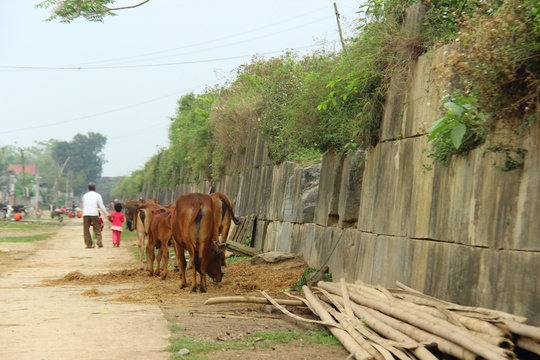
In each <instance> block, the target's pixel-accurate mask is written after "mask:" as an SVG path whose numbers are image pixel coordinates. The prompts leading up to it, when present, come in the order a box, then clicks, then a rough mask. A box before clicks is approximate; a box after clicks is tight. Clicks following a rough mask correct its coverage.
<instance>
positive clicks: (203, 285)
mask: <svg viewBox="0 0 540 360" xmlns="http://www.w3.org/2000/svg"><path fill="white" fill-rule="evenodd" d="M203 251H204V246H202V250H201V252H200V253H199V264H201V265H200V266H201V274H200V277H201V286H200V287H199V291H200V292H202V293H205V292H206V261H207V259H205V258H204V256H203V255H202V254H203Z"/></svg>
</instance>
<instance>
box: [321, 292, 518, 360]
mask: <svg viewBox="0 0 540 360" xmlns="http://www.w3.org/2000/svg"><path fill="white" fill-rule="evenodd" d="M329 284H330V283H327V282H323V281H321V282H319V283H318V286H319V287H323V288H325V289H326V290H329V291H330V292H333V293H336V289H335V287H334V286H332V285H329ZM350 296H351V299H352V300H353V301H354V302H356V303H358V304H361V305H364V306H367V307H370V308H373V309H376V310H378V311H380V312H383V313H385V314H387V315H390V316H393V317H395V318H398V319H400V320H403V321H405V322H407V323H409V324H411V325H414V326H416V327H419V328H421V329H424V330H426V331H429V332H432V333H434V334H436V335H439V336H441V337H443V338H446V339H448V340H450V341H452V342H455V343H457V344H460V345H461V346H463V347H464V348H466V349H468V350H470V351H471V352H473V353H475V354H478V355H480V356H482V357H484V358H485V359H488V360H503V359H508V358H509V356H511V354H509V352H507V351H504V350H502V349H500V348H497V347H495V346H493V345H492V344H490V343H488V342H486V341H484V340H482V339H478V338H474V337H473V336H472V335H471V334H470V333H469V332H468V331H467V330H464V329H462V328H460V327H457V326H455V325H452V324H450V323H445V322H444V321H440V319H437V318H434V317H433V316H431V315H428V314H426V313H422V312H420V311H412V309H409V308H406V307H403V306H401V305H400V304H398V303H396V302H393V303H392V304H391V305H390V304H389V302H388V301H386V300H384V299H382V298H373V297H372V298H370V297H368V296H359V295H357V294H350Z"/></svg>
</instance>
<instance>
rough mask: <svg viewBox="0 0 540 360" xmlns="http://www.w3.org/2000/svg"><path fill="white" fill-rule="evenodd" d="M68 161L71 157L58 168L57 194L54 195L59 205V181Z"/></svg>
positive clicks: (55, 185) (55, 188)
mask: <svg viewBox="0 0 540 360" xmlns="http://www.w3.org/2000/svg"><path fill="white" fill-rule="evenodd" d="M68 161H69V157H68V158H67V159H66V161H64V164H63V165H62V166H61V167H60V169H59V170H58V176H57V177H56V179H55V180H54V190H56V194H55V196H54V202H55V204H56V205H58V193H59V192H60V189H59V187H58V182H59V181H60V178H61V177H62V173H63V172H64V168H65V167H66V165H67V162H68Z"/></svg>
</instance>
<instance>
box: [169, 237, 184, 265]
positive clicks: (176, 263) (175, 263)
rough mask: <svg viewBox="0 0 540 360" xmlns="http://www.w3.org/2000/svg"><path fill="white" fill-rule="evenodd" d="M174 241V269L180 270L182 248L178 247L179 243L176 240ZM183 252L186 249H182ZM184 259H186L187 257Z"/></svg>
mask: <svg viewBox="0 0 540 360" xmlns="http://www.w3.org/2000/svg"><path fill="white" fill-rule="evenodd" d="M172 243H173V246H174V253H175V254H176V256H175V257H174V271H180V268H179V267H180V262H179V261H180V258H179V256H180V249H178V244H177V243H176V241H174V240H173V241H172ZM182 253H184V251H182ZM184 261H186V259H185V257H184Z"/></svg>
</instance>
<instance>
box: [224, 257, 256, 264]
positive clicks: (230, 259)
mask: <svg viewBox="0 0 540 360" xmlns="http://www.w3.org/2000/svg"><path fill="white" fill-rule="evenodd" d="M250 259H251V257H249V256H230V257H228V258H227V260H226V261H227V265H230V264H234V263H236V262H241V261H249V260H250Z"/></svg>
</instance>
